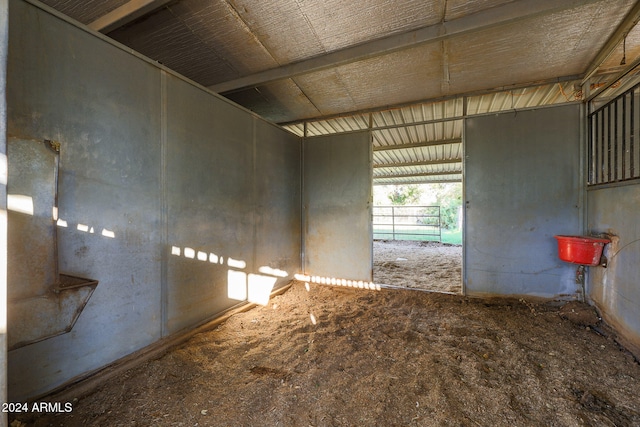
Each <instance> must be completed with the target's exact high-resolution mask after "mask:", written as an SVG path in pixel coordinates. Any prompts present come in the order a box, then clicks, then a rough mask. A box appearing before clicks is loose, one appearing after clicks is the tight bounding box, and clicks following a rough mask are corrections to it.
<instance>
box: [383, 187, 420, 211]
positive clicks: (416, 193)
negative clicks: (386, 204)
mask: <svg viewBox="0 0 640 427" xmlns="http://www.w3.org/2000/svg"><path fill="white" fill-rule="evenodd" d="M421 195H422V188H420V187H418V186H417V185H415V184H410V185H396V186H394V188H393V190H391V191H390V192H389V194H388V195H387V197H388V198H389V201H390V202H391V204H392V205H396V206H398V205H410V204H415V203H418V200H420V196H421Z"/></svg>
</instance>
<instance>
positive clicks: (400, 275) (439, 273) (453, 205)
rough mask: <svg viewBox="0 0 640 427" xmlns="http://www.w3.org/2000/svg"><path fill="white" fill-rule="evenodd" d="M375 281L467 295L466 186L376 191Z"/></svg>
mask: <svg viewBox="0 0 640 427" xmlns="http://www.w3.org/2000/svg"><path fill="white" fill-rule="evenodd" d="M373 203H374V207H373V218H372V222H373V280H374V282H375V283H379V284H385V285H391V286H397V287H402V288H410V289H420V290H425V291H433V292H446V293H454V294H460V293H462V229H463V227H462V183H461V182H438V183H430V184H401V185H374V187H373Z"/></svg>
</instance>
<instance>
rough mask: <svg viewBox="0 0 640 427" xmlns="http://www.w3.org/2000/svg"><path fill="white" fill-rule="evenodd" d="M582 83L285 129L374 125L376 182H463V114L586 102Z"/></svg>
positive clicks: (331, 130) (312, 132) (312, 131)
mask: <svg viewBox="0 0 640 427" xmlns="http://www.w3.org/2000/svg"><path fill="white" fill-rule="evenodd" d="M579 83H580V82H579V81H578V80H575V81H566V82H559V83H553V84H546V85H540V86H535V87H526V88H518V89H512V90H505V91H496V92H491V93H486V94H481V95H474V96H467V97H460V98H454V99H448V100H444V101H436V102H422V103H416V104H414V105H407V106H403V107H399V108H391V109H381V110H379V111H369V112H366V113H356V114H353V115H347V116H340V117H334V118H327V119H322V120H312V121H306V122H298V123H292V124H287V125H285V126H284V127H285V129H288V130H289V131H291V132H292V133H294V134H296V135H298V136H304V129H305V126H306V128H307V136H308V137H313V136H320V135H329V134H338V133H346V132H354V131H361V130H366V129H371V134H372V147H373V168H374V184H384V183H391V184H399V183H417V182H433V181H447V182H449V181H456V180H458V181H459V180H461V174H462V127H463V118H464V117H468V116H473V115H481V114H488V113H495V112H500V111H509V110H521V109H527V108H535V107H543V106H549V105H556V104H563V103H567V102H581V101H582V98H583V94H582V92H581V91H580V90H578V89H576V88H579ZM465 103H466V115H465ZM442 172H447V174H446V175H442V174H441V173H442Z"/></svg>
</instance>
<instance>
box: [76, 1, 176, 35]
mask: <svg viewBox="0 0 640 427" xmlns="http://www.w3.org/2000/svg"><path fill="white" fill-rule="evenodd" d="M170 1H171V0H130V1H128V2H127V3H125V4H123V5H122V6H120V7H119V8H117V9H114V10H112V11H111V12H109V13H107V14H106V15H104V16H101V17H100V18H98V19H96V20H95V21H93V22H92V23H90V24H89V28H91V29H92V30H95V31H100V32H101V33H104V34H106V33H109V32H111V31H113V30H115V29H117V28H120V27H122V26H124V25H126V24H128V23H129V22H131V21H133V20H134V19H138V18H140V17H141V16H144V15H146V14H148V13H151V12H153V11H154V10H156V9H160V8H161V7H162V6H164V5H166V4H167V3H169V2H170Z"/></svg>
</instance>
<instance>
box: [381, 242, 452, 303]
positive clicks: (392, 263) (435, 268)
mask: <svg viewBox="0 0 640 427" xmlns="http://www.w3.org/2000/svg"><path fill="white" fill-rule="evenodd" d="M373 281H374V282H375V283H380V284H387V285H395V286H401V287H404V288H413V289H423V290H430V291H436V292H451V293H456V294H459V293H461V292H462V246H460V245H448V244H443V243H437V242H417V241H409V240H406V241H402V240H375V241H374V242H373Z"/></svg>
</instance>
